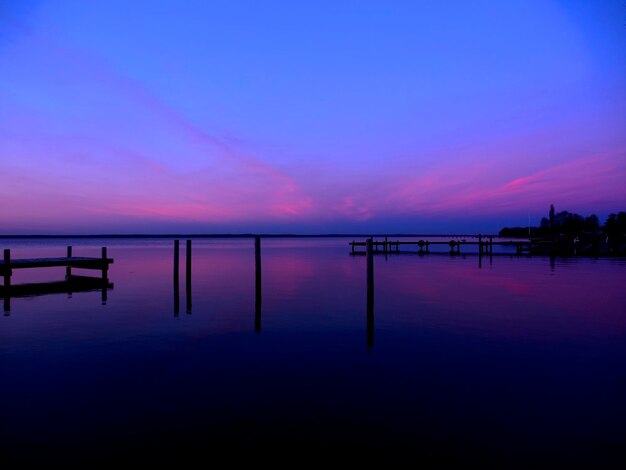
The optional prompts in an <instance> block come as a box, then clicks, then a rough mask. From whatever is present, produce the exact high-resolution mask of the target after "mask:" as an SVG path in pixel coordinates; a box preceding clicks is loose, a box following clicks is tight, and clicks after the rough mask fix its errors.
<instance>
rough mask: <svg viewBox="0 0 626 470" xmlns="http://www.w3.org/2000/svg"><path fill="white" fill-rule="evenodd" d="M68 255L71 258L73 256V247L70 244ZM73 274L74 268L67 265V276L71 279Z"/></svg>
mask: <svg viewBox="0 0 626 470" xmlns="http://www.w3.org/2000/svg"><path fill="white" fill-rule="evenodd" d="M67 257H68V258H71V257H72V247H71V246H68V247H67ZM71 276H72V268H71V267H70V266H67V267H66V268H65V278H66V279H69V278H70V277H71Z"/></svg>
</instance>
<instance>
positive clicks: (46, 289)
mask: <svg viewBox="0 0 626 470" xmlns="http://www.w3.org/2000/svg"><path fill="white" fill-rule="evenodd" d="M113 287H114V285H113V283H111V282H109V280H108V279H106V278H101V277H92V276H74V275H72V276H69V277H68V278H67V279H65V280H64V281H52V282H38V283H31V284H11V285H8V286H2V287H0V297H2V298H3V302H2V303H3V310H4V312H5V314H9V312H10V311H11V299H12V298H20V297H38V296H41V295H50V294H67V295H68V296H70V297H71V296H72V294H74V293H77V292H100V293H101V299H102V304H103V305H106V302H107V292H108V291H109V290H112V289H113Z"/></svg>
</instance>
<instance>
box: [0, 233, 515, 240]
mask: <svg viewBox="0 0 626 470" xmlns="http://www.w3.org/2000/svg"><path fill="white" fill-rule="evenodd" d="M479 235H482V236H483V237H490V236H492V237H494V238H496V237H498V235H490V234H478V233H473V234H449V233H444V234H432V233H430V234H424V233H417V234H415V233H329V234H293V233H280V234H271V233H215V234H206V233H204V234H189V233H173V234H95V235H0V239H28V238H32V239H36V238H41V239H46V238H86V239H89V238H254V237H262V238H369V237H375V238H384V237H452V238H458V237H478V236H479ZM507 238H515V237H507Z"/></svg>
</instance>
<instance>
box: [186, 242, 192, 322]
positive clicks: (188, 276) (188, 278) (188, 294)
mask: <svg viewBox="0 0 626 470" xmlns="http://www.w3.org/2000/svg"><path fill="white" fill-rule="evenodd" d="M185 256H186V261H187V263H186V264H187V265H186V276H185V287H186V289H185V291H186V292H185V293H186V301H187V313H188V314H191V240H187V250H186V252H185Z"/></svg>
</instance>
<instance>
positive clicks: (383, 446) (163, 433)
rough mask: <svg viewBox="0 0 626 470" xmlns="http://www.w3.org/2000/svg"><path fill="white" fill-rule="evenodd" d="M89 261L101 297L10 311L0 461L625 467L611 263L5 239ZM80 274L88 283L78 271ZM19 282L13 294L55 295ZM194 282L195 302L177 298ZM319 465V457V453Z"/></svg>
mask: <svg viewBox="0 0 626 470" xmlns="http://www.w3.org/2000/svg"><path fill="white" fill-rule="evenodd" d="M3 244H4V246H5V247H10V248H11V249H12V257H13V258H22V257H24V258H30V257H38V256H63V255H64V254H65V246H66V245H68V244H71V245H73V246H74V255H76V256H99V255H100V247H101V246H107V247H108V252H109V256H111V257H113V258H114V259H115V263H114V264H113V265H112V266H111V269H110V271H109V279H110V281H111V282H112V283H113V285H114V286H113V289H111V290H109V291H108V292H107V293H106V300H104V301H103V296H102V293H101V292H99V291H94V292H75V293H72V294H71V295H69V294H54V295H44V296H38V297H29V298H13V299H11V305H10V307H11V309H10V312H5V315H4V316H3V317H1V318H0V377H2V387H1V389H0V398H1V399H2V404H3V405H2V407H1V411H0V441H1V444H0V451H1V452H0V455H2V457H0V458H1V459H3V460H4V461H6V462H9V463H12V464H14V465H15V464H19V463H20V462H26V463H28V462H33V461H38V462H44V461H45V462H50V461H54V460H61V461H63V462H73V461H79V460H88V461H94V462H97V461H102V460H103V459H105V460H106V459H116V458H128V457H133V458H138V459H140V460H141V461H143V462H148V461H150V462H153V461H154V462H158V461H161V460H162V459H166V458H172V459H173V460H175V461H181V460H185V459H187V458H192V457H199V458H201V459H204V460H207V459H208V460H209V461H210V460H211V459H212V458H213V457H215V456H216V455H221V454H223V453H224V452H226V451H228V452H229V453H228V455H229V456H230V457H231V458H233V459H238V458H252V457H253V456H260V455H270V456H273V458H274V459H279V458H281V457H283V458H284V456H285V455H287V454H286V453H285V449H290V450H292V451H294V452H295V451H297V452H298V455H300V456H302V458H303V459H305V460H306V459H314V458H316V457H320V458H324V457H325V456H326V455H327V454H328V453H330V452H340V455H343V456H344V457H347V458H349V459H361V458H362V459H364V460H366V461H367V460H371V459H373V458H376V457H378V456H383V457H384V458H392V457H399V456H403V457H406V456H408V458H410V459H411V460H412V461H414V462H416V463H424V462H429V463H432V462H435V463H442V464H447V463H459V464H460V463H467V462H470V461H472V460H479V461H481V462H483V463H486V464H493V465H495V466H506V467H511V466H520V467H527V466H529V465H533V466H538V467H550V466H560V465H565V464H569V465H571V464H580V465H589V464H591V463H594V464H595V465H600V466H602V465H604V464H608V462H609V461H613V462H619V461H622V462H623V461H624V453H623V451H622V450H621V448H622V447H621V446H622V444H623V443H624V442H626V404H625V402H624V396H626V314H625V311H626V309H625V308H624V306H625V305H626V289H624V281H626V276H625V274H626V263H625V262H624V260H622V259H591V258H557V259H550V258H548V257H525V256H515V255H514V254H513V253H512V254H510V255H509V254H507V253H506V250H499V252H496V253H495V254H494V256H493V257H492V258H489V257H482V258H481V259H479V257H478V256H476V255H475V254H472V253H470V252H469V251H470V250H469V249H468V253H462V254H461V255H460V256H459V255H454V256H451V255H449V254H446V253H445V251H444V252H440V253H434V254H430V255H425V256H420V255H418V254H411V255H409V254H406V255H389V256H387V257H385V256H384V255H382V254H381V255H376V256H375V257H374V266H375V269H374V271H375V276H374V277H375V284H374V304H373V307H372V306H370V309H369V315H368V305H367V301H366V299H367V296H366V291H367V289H366V259H365V257H364V256H351V255H350V254H349V251H350V250H349V247H348V240H346V239H263V241H262V282H261V286H262V291H261V297H260V300H261V301H260V303H259V298H258V297H257V295H256V294H257V293H256V291H255V258H254V243H253V240H250V239H241V240H233V239H209V240H194V241H193V250H192V251H193V262H192V276H191V279H190V283H188V282H187V279H186V274H185V248H184V242H183V243H181V266H180V278H179V283H178V291H177V290H176V289H175V283H174V281H173V241H172V240H159V239H153V240H148V239H145V240H144V239H133V240H110V239H109V240H106V239H103V240H94V239H89V240H63V239H59V240H57V239H55V240H3ZM86 274H89V273H88V272H87V273H86ZM64 275H65V270H64V269H63V268H49V269H39V270H21V271H15V274H14V276H13V280H12V282H13V283H14V284H16V283H22V282H45V281H54V280H61V279H63V278H64ZM188 286H189V289H188ZM333 455H335V454H333Z"/></svg>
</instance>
